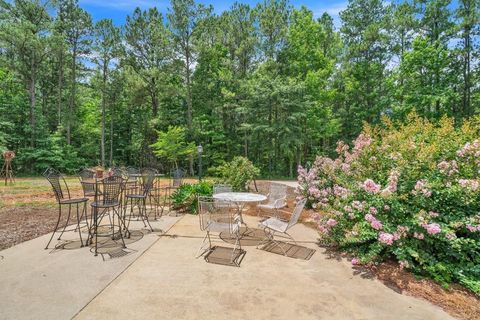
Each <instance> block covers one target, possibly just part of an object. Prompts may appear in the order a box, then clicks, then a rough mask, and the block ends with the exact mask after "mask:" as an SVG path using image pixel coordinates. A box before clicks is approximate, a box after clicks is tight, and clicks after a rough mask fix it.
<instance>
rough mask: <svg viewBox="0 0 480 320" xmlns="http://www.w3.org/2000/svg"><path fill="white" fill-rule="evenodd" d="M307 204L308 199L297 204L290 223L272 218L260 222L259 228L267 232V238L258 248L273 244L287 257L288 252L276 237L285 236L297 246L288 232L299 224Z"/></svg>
mask: <svg viewBox="0 0 480 320" xmlns="http://www.w3.org/2000/svg"><path fill="white" fill-rule="evenodd" d="M306 202H307V199H302V200H300V201H299V202H298V203H297V205H296V206H295V209H294V210H293V213H292V216H291V217H290V220H289V221H285V220H282V219H280V218H278V217H271V218H268V219H266V220H264V221H262V222H260V223H259V227H261V228H263V231H264V232H265V238H264V240H262V241H261V242H260V243H259V244H258V246H257V248H258V247H260V246H262V245H265V244H267V243H270V242H272V243H274V244H275V245H276V246H278V247H279V248H280V249H282V251H283V254H284V255H287V252H286V251H285V249H284V248H283V247H282V246H281V245H280V243H279V242H278V241H277V240H275V238H274V236H275V234H276V233H282V234H285V235H286V236H287V237H288V238H290V239H291V240H293V242H294V243H295V244H297V242H296V241H295V239H293V237H292V236H291V235H290V234H288V232H287V231H288V230H289V229H290V228H291V227H293V226H294V225H296V224H297V222H298V219H299V218H300V214H301V213H302V211H303V208H304V207H305V203H306Z"/></svg>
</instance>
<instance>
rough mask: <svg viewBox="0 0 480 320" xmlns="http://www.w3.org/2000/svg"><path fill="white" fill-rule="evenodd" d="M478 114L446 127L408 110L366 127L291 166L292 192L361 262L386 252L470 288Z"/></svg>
mask: <svg viewBox="0 0 480 320" xmlns="http://www.w3.org/2000/svg"><path fill="white" fill-rule="evenodd" d="M479 124H480V119H479V118H473V119H471V120H470V121H465V122H464V124H463V126H462V127H461V128H455V126H454V121H453V119H451V118H447V117H444V118H443V119H442V120H441V121H440V122H439V123H438V124H433V123H431V122H428V121H427V120H424V119H422V118H420V117H418V116H417V115H415V114H411V115H409V117H408V122H407V123H403V124H402V123H392V122H391V121H389V120H387V119H384V122H383V127H382V128H376V129H372V128H371V127H368V126H367V127H366V128H365V129H364V131H363V133H362V134H361V135H360V136H359V137H358V138H357V139H356V140H355V142H354V145H353V148H351V150H350V148H349V147H348V145H346V144H344V143H343V142H339V143H338V147H337V151H338V155H339V156H338V158H336V159H329V158H324V157H318V158H317V160H316V162H315V164H314V166H313V167H312V168H311V169H310V171H306V170H304V169H303V168H301V169H300V170H299V173H300V176H299V182H300V187H299V189H298V190H297V191H298V192H299V193H300V194H301V195H303V196H305V197H308V199H309V201H310V205H311V206H312V207H313V208H316V209H317V210H318V215H317V216H316V217H315V219H316V220H317V221H318V223H319V228H320V231H321V233H322V237H323V239H324V241H327V242H329V243H332V244H336V245H338V246H339V247H340V248H343V249H344V250H347V251H349V252H351V253H352V254H354V255H356V256H357V257H358V259H359V260H360V261H361V262H362V263H369V262H372V261H378V260H384V259H388V258H392V257H393V258H395V259H396V260H397V261H399V262H400V265H401V266H402V267H406V268H409V269H411V270H412V271H414V272H416V273H418V274H421V275H426V276H429V277H431V278H432V279H434V280H436V281H438V282H440V283H442V284H444V285H447V284H448V283H450V282H459V283H462V284H463V285H464V286H466V287H468V288H469V289H471V290H472V291H474V292H476V293H477V294H480V291H479V283H478V279H480V269H479V268H478V266H479V265H480V251H479V250H478V248H479V246H480V215H479V214H478V212H479V211H480V193H479V191H480V181H479V180H478V170H479V166H480V163H479V162H478V153H477V152H480V140H478V137H479V134H480V126H479Z"/></svg>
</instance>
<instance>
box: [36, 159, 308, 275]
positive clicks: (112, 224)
mask: <svg viewBox="0 0 480 320" xmlns="http://www.w3.org/2000/svg"><path fill="white" fill-rule="evenodd" d="M44 176H45V178H46V179H47V180H48V181H49V182H50V184H51V186H52V189H53V191H54V194H55V197H56V200H57V203H58V220H57V223H56V226H55V228H54V230H53V233H52V235H51V237H50V240H49V241H48V243H47V245H46V247H45V249H48V246H49V245H50V243H51V241H52V240H53V237H54V236H55V234H56V233H57V232H60V235H59V237H58V240H61V238H62V235H63V234H64V232H65V231H72V230H73V231H76V232H78V234H79V237H80V246H81V247H83V246H91V247H92V249H91V250H92V251H93V252H94V254H95V256H96V255H98V245H99V241H98V238H99V237H110V238H111V239H112V240H113V241H115V242H118V241H119V244H120V245H121V247H122V248H126V245H125V240H124V239H125V238H130V236H131V227H130V222H131V221H140V222H142V223H143V226H144V228H148V230H150V231H154V230H153V228H152V226H151V224H150V220H149V219H150V218H151V217H152V215H153V218H154V219H155V220H156V219H157V218H158V217H161V216H162V215H163V213H164V209H165V207H168V206H169V205H170V200H169V199H170V195H171V194H172V192H173V191H174V190H175V189H177V188H178V187H180V186H181V185H182V182H183V171H182V170H175V171H173V172H171V175H170V182H169V184H168V185H162V184H161V182H160V178H162V177H164V174H159V173H157V172H156V170H154V169H144V170H142V171H140V170H138V169H136V168H112V169H110V170H109V171H108V173H106V174H104V173H103V172H101V171H99V170H94V169H89V168H85V169H82V170H81V171H80V172H79V173H78V179H79V181H80V184H81V186H82V191H83V197H80V198H75V197H72V194H71V192H70V189H69V187H68V184H67V182H66V180H65V178H64V176H63V175H62V174H61V173H60V172H58V171H57V170H55V169H51V168H50V169H47V170H46V171H45V173H44ZM89 201H90V210H88V206H87V204H88V202H89ZM305 202H306V200H305V199H304V200H301V201H299V202H298V203H297V204H296V206H295V208H294V210H293V213H291V216H290V218H289V219H288V220H285V219H282V218H281V217H280V213H282V209H283V208H285V207H286V206H287V186H286V185H283V184H277V183H272V184H271V185H270V190H269V193H268V194H267V195H263V194H259V193H249V192H233V190H232V188H231V187H230V186H228V185H215V186H214V187H213V196H212V197H199V198H198V215H199V220H200V229H201V231H203V232H205V237H204V238H203V241H202V243H201V245H200V248H199V249H198V251H197V255H196V257H197V258H198V257H201V256H204V258H205V260H207V261H208V257H209V255H210V254H211V253H212V252H213V251H214V249H215V248H216V247H218V246H213V245H212V237H211V234H212V233H217V234H218V235H219V236H220V234H227V235H228V236H229V237H230V240H232V241H233V249H232V250H231V255H230V259H229V262H230V263H231V264H232V265H236V266H239V264H240V261H241V258H240V257H242V254H243V255H244V253H245V251H244V250H243V249H242V246H241V240H242V238H244V237H246V236H252V235H253V230H254V229H252V228H250V227H248V226H247V225H246V223H245V221H244V219H243V215H242V213H243V211H244V208H245V206H246V205H256V209H257V214H258V215H260V213H261V212H264V211H267V212H269V213H270V215H269V216H267V217H266V218H265V219H263V220H261V221H260V223H259V225H258V226H259V227H260V228H261V229H263V231H264V236H263V237H261V238H259V239H258V240H259V241H258V245H257V248H259V247H261V246H262V245H265V244H268V243H271V244H274V245H276V246H278V247H279V248H280V249H281V251H282V252H283V254H284V255H287V252H286V251H285V249H284V248H283V246H282V245H281V242H279V241H278V240H276V239H275V235H276V234H283V235H285V236H286V237H287V238H288V239H289V240H292V241H293V242H294V243H295V244H296V241H295V239H293V237H292V236H291V235H290V234H289V233H288V231H289V229H290V228H291V227H293V226H294V225H295V224H296V223H297V222H298V219H299V217H300V214H301V213H302V211H303V208H304V206H305ZM147 204H148V207H149V208H150V212H149V213H147ZM66 209H68V214H67V217H66V222H65V224H64V225H63V227H60V228H59V225H60V220H61V218H62V214H63V211H65V210H66ZM89 211H90V214H89ZM75 218H76V219H75ZM71 219H72V220H74V221H75V222H76V223H74V224H73V225H70V228H73V229H70V230H67V227H69V222H70V220H71ZM242 226H244V227H243V228H242ZM85 228H86V233H87V239H86V240H85V242H84V241H83V237H82V230H85Z"/></svg>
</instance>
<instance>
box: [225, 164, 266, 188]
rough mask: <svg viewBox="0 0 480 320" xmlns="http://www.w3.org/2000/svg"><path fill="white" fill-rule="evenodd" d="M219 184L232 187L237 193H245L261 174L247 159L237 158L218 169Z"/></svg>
mask: <svg viewBox="0 0 480 320" xmlns="http://www.w3.org/2000/svg"><path fill="white" fill-rule="evenodd" d="M217 172H218V175H219V176H220V178H219V181H218V182H219V183H223V184H228V185H230V186H232V188H233V190H235V191H245V190H247V189H248V185H249V184H250V182H252V180H253V179H255V177H256V176H258V174H259V173H260V170H259V169H258V168H256V167H255V166H254V165H253V163H252V162H251V161H250V160H248V159H247V158H245V157H235V158H233V160H232V161H230V162H227V163H225V164H223V165H221V166H219V167H218V168H217Z"/></svg>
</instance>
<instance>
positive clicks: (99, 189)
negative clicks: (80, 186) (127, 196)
mask: <svg viewBox="0 0 480 320" xmlns="http://www.w3.org/2000/svg"><path fill="white" fill-rule="evenodd" d="M124 188H125V179H123V178H122V177H118V176H110V177H106V178H104V179H102V180H97V182H96V187H95V199H94V202H93V203H92V204H91V208H92V216H93V219H92V220H93V226H92V228H91V232H90V233H89V239H90V243H91V241H93V237H95V256H97V254H98V237H109V236H111V237H112V240H115V235H116V234H118V235H119V236H120V239H121V241H122V247H123V248H126V245H125V241H124V239H123V231H125V233H128V229H127V226H126V225H125V221H124V219H123V216H122V214H121V212H122V193H123V190H124ZM100 210H101V211H100ZM106 215H108V216H109V225H110V228H111V234H110V232H109V233H101V234H100V233H99V232H98V227H99V226H100V222H101V221H102V219H103V218H104V217H105V216H106ZM110 215H111V217H110ZM115 217H116V218H117V221H118V232H115V228H116V227H117V225H116V224H115Z"/></svg>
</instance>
